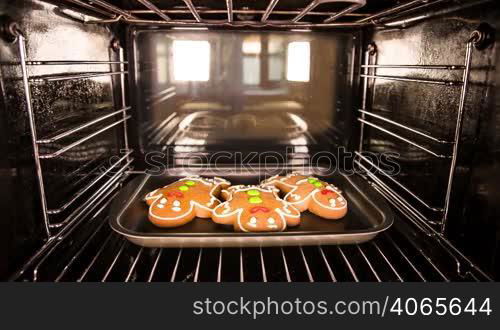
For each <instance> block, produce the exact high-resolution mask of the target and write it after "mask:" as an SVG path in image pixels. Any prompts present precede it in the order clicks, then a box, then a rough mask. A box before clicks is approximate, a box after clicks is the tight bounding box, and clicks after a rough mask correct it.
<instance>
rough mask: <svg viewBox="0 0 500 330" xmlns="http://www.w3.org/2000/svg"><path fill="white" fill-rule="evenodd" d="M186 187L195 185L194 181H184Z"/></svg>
mask: <svg viewBox="0 0 500 330" xmlns="http://www.w3.org/2000/svg"><path fill="white" fill-rule="evenodd" d="M184 184H185V185H186V186H194V185H195V184H196V183H195V182H194V181H186V182H184Z"/></svg>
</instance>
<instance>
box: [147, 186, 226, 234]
mask: <svg viewBox="0 0 500 330" xmlns="http://www.w3.org/2000/svg"><path fill="white" fill-rule="evenodd" d="M229 185H230V183H229V182H228V181H226V180H224V179H221V178H213V179H206V178H201V177H187V178H184V179H181V180H178V181H176V182H174V183H172V184H169V185H168V186H165V187H163V188H159V189H156V190H154V191H152V192H150V193H149V194H147V195H146V197H145V198H144V200H145V201H146V203H147V204H148V205H149V212H148V219H149V220H150V221H151V222H152V223H153V224H154V225H156V226H159V227H178V226H182V225H184V224H186V223H188V222H190V221H191V220H193V219H194V218H195V217H200V218H210V216H211V214H212V210H213V208H214V207H216V206H217V205H219V204H220V201H219V199H217V196H218V195H219V193H220V191H221V190H222V189H223V188H227V187H228V186H229Z"/></svg>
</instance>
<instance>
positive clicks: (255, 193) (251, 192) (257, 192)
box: [247, 189, 260, 196]
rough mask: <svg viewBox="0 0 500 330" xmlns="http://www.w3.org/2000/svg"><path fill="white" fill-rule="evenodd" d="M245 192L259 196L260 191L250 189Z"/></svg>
mask: <svg viewBox="0 0 500 330" xmlns="http://www.w3.org/2000/svg"><path fill="white" fill-rule="evenodd" d="M247 194H248V195H250V196H260V191H258V190H257V189H252V190H249V191H247Z"/></svg>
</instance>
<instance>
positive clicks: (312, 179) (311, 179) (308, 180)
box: [307, 178, 318, 184]
mask: <svg viewBox="0 0 500 330" xmlns="http://www.w3.org/2000/svg"><path fill="white" fill-rule="evenodd" d="M317 181H318V180H317V179H314V178H310V179H307V182H309V183H312V184H314V183H315V182H317Z"/></svg>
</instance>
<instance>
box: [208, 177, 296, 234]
mask: <svg viewBox="0 0 500 330" xmlns="http://www.w3.org/2000/svg"><path fill="white" fill-rule="evenodd" d="M224 194H225V195H226V197H227V200H226V201H225V202H224V203H222V204H220V205H218V206H217V207H215V208H214V210H213V212H212V220H213V221H214V222H216V223H219V224H225V225H233V227H234V229H235V230H236V231H243V232H272V231H283V230H285V229H286V228H287V226H296V225H298V224H299V223H300V212H299V211H298V210H297V209H296V208H295V207H293V206H291V205H290V204H289V203H287V202H286V201H284V200H282V199H280V198H279V197H278V194H277V191H276V189H274V188H273V187H259V186H233V187H230V188H229V189H226V191H225V192H223V195H224Z"/></svg>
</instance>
